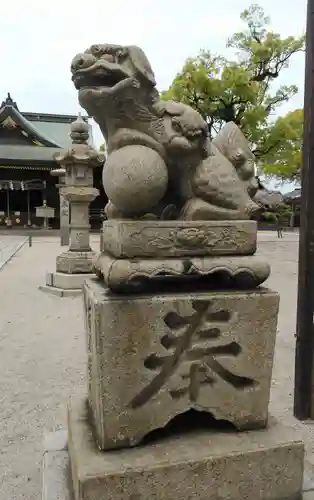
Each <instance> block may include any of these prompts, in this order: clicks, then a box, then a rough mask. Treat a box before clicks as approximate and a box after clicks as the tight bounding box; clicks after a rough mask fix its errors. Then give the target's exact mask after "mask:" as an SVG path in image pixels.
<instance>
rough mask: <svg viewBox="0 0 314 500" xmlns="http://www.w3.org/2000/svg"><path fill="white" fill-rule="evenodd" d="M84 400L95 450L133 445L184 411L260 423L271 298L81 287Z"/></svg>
mask: <svg viewBox="0 0 314 500" xmlns="http://www.w3.org/2000/svg"><path fill="white" fill-rule="evenodd" d="M83 291H84V301H85V317H86V328H87V336H88V371H89V374H88V398H89V403H90V407H91V414H92V417H93V422H94V425H95V435H96V439H97V443H98V446H99V447H100V448H102V449H109V448H121V447H125V446H132V445H135V444H136V443H138V442H140V441H141V439H142V438H143V437H144V436H145V435H146V434H148V433H149V432H150V431H152V430H154V429H158V428H161V427H164V426H165V425H166V424H167V423H168V422H169V421H170V420H171V419H172V418H173V417H175V416H176V415H178V414H182V413H183V412H185V411H187V410H189V409H191V408H192V409H196V410H202V411H205V412H210V413H211V414H212V415H213V416H214V417H215V418H217V419H224V420H228V421H229V422H232V423H233V424H234V425H235V426H236V427H238V428H239V429H244V428H245V429H248V428H257V427H263V426H265V425H266V423H267V414H268V401H269V390H270V382H271V372H272V363H273V354H274V347H275V337H276V324H277V312H278V302H279V298H278V295H277V294H276V293H274V292H272V291H269V290H267V289H260V290H256V291H254V292H253V291H252V292H243V293H240V292H224V293H223V292H221V293H219V292H218V293H182V294H178V293H177V294H175V295H173V294H160V295H158V296H145V295H139V296H136V297H134V296H133V297H132V296H121V297H118V296H113V295H111V294H110V292H108V291H105V290H104V288H103V286H102V285H101V283H100V282H99V281H98V280H97V279H95V280H88V281H86V282H85V284H84V287H83Z"/></svg>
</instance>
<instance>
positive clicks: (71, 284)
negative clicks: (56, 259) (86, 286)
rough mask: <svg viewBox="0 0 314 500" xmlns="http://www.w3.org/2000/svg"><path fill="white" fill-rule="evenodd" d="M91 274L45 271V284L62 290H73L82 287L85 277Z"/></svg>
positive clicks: (89, 276)
mask: <svg viewBox="0 0 314 500" xmlns="http://www.w3.org/2000/svg"><path fill="white" fill-rule="evenodd" d="M93 276H94V275H93V274H92V273H90V274H87V273H81V274H66V273H47V281H46V285H48V286H51V287H56V288H62V289H63V290H73V289H76V288H82V286H83V283H84V281H85V280H86V279H87V278H93Z"/></svg>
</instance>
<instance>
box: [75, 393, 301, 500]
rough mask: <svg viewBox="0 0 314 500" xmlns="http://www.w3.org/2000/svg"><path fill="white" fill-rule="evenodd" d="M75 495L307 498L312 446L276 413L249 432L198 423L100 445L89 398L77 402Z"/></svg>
mask: <svg viewBox="0 0 314 500" xmlns="http://www.w3.org/2000/svg"><path fill="white" fill-rule="evenodd" d="M68 422H69V455H70V462H71V469H72V479H73V489H74V499H75V500H129V499H134V500H135V499H136V500H147V499H154V500H168V499H172V500H183V499H188V498H189V499H198V500H208V499H210V500H244V499H248V500H251V499H252V500H253V499H261V500H300V498H301V489H302V474H303V458H304V447H303V443H302V442H301V440H300V436H299V435H298V433H296V432H295V430H294V429H290V428H285V427H283V426H281V425H280V424H279V423H278V422H276V421H275V420H274V419H271V420H270V426H269V428H268V429H264V430H259V431H249V432H242V433H236V432H235V433H230V432H229V433H228V432H227V433H223V432H211V431H208V430H207V431H205V430H203V431H202V430H197V431H195V432H191V433H188V434H185V435H177V436H175V437H169V438H168V439H164V440H160V441H159V442H158V441H157V442H155V443H153V444H151V445H149V446H141V447H136V448H133V449H129V450H121V451H118V452H117V451H115V452H105V453H104V452H100V451H99V450H97V448H96V446H95V443H94V438H93V434H92V429H91V427H90V425H89V423H88V421H87V410H86V405H85V404H84V403H83V402H79V403H77V402H75V401H74V402H73V401H72V402H71V403H70V405H69V418H68Z"/></svg>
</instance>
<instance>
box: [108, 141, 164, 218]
mask: <svg viewBox="0 0 314 500" xmlns="http://www.w3.org/2000/svg"><path fill="white" fill-rule="evenodd" d="M103 185H104V190H105V192H106V194H107V196H108V198H109V200H110V201H111V202H112V203H113V204H114V205H115V206H116V207H117V208H118V209H119V210H121V211H122V212H124V213H140V212H143V211H146V210H149V209H150V208H151V207H153V206H155V205H157V203H158V202H159V201H160V200H161V199H162V198H163V196H164V195H165V193H166V190H167V187H168V170H167V165H166V163H165V162H164V160H163V159H162V158H161V156H160V155H159V154H158V153H157V152H156V151H154V150H153V149H150V148H148V147H146V146H138V145H136V146H125V147H123V148H121V149H118V150H116V151H113V152H112V153H110V154H109V156H108V159H107V160H106V162H105V165H104V169H103Z"/></svg>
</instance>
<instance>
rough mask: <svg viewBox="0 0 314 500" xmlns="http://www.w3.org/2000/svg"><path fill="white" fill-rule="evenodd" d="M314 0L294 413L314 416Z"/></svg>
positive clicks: (311, 1)
mask: <svg viewBox="0 0 314 500" xmlns="http://www.w3.org/2000/svg"><path fill="white" fill-rule="evenodd" d="M313 57H314V0H308V11H307V36H306V62H305V91H304V140H303V164H302V191H301V192H302V196H301V225H300V243H299V284H298V306H297V335H296V356H295V388H294V415H295V417H296V418H298V419H299V420H306V419H313V418H314V387H313V362H314V324H313V319H314V316H313V315H314V196H313V193H314V60H313Z"/></svg>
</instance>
